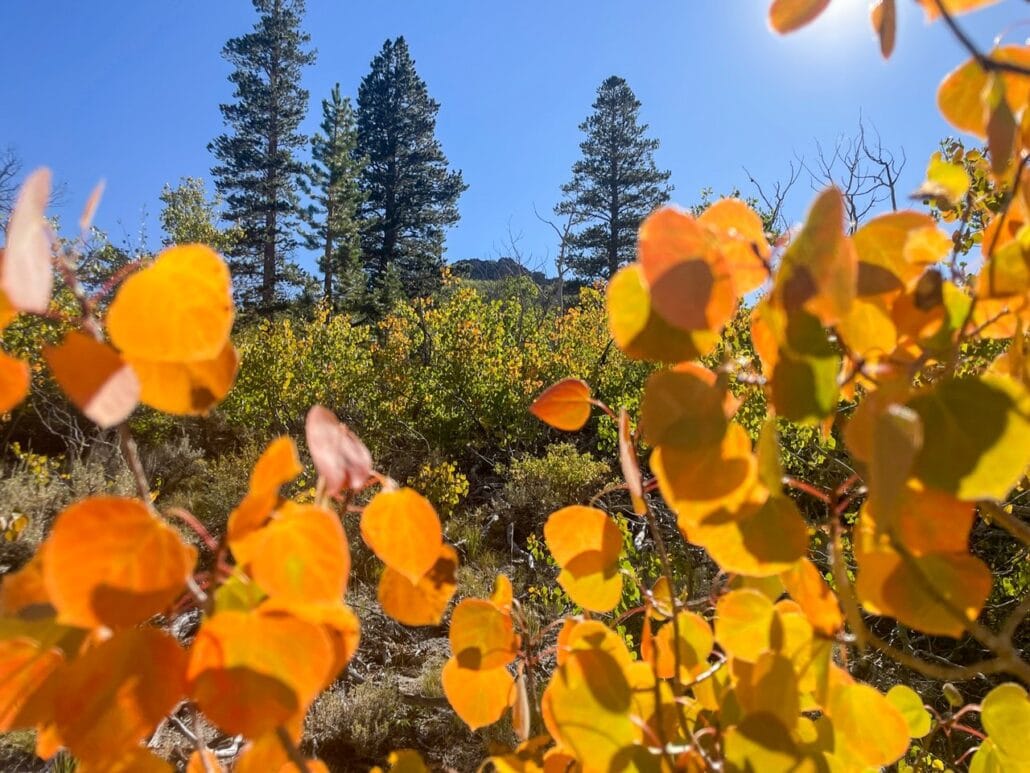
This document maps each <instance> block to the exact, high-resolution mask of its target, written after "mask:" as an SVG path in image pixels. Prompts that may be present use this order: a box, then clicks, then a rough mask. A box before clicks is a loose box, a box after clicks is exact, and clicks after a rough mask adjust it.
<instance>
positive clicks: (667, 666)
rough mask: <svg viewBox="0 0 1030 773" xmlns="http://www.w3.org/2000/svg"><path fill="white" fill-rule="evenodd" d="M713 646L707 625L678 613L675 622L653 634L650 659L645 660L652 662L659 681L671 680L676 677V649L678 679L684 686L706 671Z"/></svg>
mask: <svg viewBox="0 0 1030 773" xmlns="http://www.w3.org/2000/svg"><path fill="white" fill-rule="evenodd" d="M677 634H678V636H677ZM713 644H714V637H713V635H712V627H711V626H710V625H709V624H708V621H706V620H705V619H704V618H703V617H701V616H700V615H698V614H695V613H694V612H680V613H679V614H678V615H677V616H676V620H675V622H674V621H673V620H669V621H668V622H667V623H665V624H664V625H662V627H661V628H659V629H658V631H657V632H656V633H655V636H654V644H653V647H654V649H653V655H652V656H651V657H650V658H648V659H649V660H652V661H653V662H654V668H655V673H656V674H657V675H658V677H659V678H661V679H671V678H673V676H675V674H676V662H677V652H676V650H677V649H678V650H679V653H678V657H679V666H680V676H679V678H680V680H681V681H682V682H684V683H686V682H689V681H690V679H691V678H692V677H694V676H697V675H698V674H699V673H701V672H702V671H704V670H705V669H706V668H707V667H708V656H709V655H710V654H711V652H712V646H713Z"/></svg>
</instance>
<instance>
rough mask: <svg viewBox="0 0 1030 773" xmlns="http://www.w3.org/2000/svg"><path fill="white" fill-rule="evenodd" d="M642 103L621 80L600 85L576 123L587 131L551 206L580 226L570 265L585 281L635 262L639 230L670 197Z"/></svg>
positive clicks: (572, 239) (573, 241)
mask: <svg viewBox="0 0 1030 773" xmlns="http://www.w3.org/2000/svg"><path fill="white" fill-rule="evenodd" d="M639 114H640V101H639V100H638V99H637V98H636V95H634V93H633V90H632V89H630V87H629V84H627V83H626V81H625V80H623V79H622V78H619V77H616V76H612V77H610V78H608V79H607V80H605V81H604V83H602V84H601V86H600V88H599V89H598V90H597V99H596V100H594V104H593V113H591V114H590V116H589V117H588V118H587V119H586V120H585V121H584V122H583V123H581V124H580V125H579V128H580V130H581V131H583V132H584V133H585V134H586V139H584V140H583V142H582V143H580V146H579V147H580V150H581V151H582V152H583V156H582V158H580V159H579V160H578V161H576V163H575V164H574V165H573V167H572V180H571V181H570V182H568V183H566V184H565V185H563V186H562V193H563V194H564V198H563V199H562V201H561V203H559V204H558V206H557V207H555V211H556V212H557V213H558V214H560V215H566V216H567V215H572V216H574V217H575V219H576V220H577V221H578V222H580V223H582V227H581V228H580V229H579V230H577V231H576V232H575V233H573V234H572V235H571V237H570V245H569V246H570V248H571V249H570V256H569V265H570V267H571V268H572V269H573V271H575V272H576V273H577V274H578V275H579V276H581V277H583V278H585V279H597V278H603V279H610V278H611V277H612V275H613V274H614V273H615V272H616V271H617V270H618V268H619V266H621V265H623V264H624V263H628V262H629V261H631V260H633V258H634V255H635V251H636V238H637V229H638V228H639V227H640V223H641V221H642V220H643V219H644V218H645V217H647V215H648V214H650V213H651V212H652V211H653V210H654V209H655V208H656V207H659V206H661V205H662V204H664V203H665V202H666V201H668V200H669V194H670V193H671V192H672V186H671V185H669V177H670V176H671V173H670V172H667V171H662V170H659V169H658V167H657V166H656V165H655V161H654V152H655V151H656V150H657V149H658V146H659V142H658V140H656V139H652V138H650V137H648V136H647V129H648V126H647V124H642V123H640V121H639Z"/></svg>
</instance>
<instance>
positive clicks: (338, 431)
mask: <svg viewBox="0 0 1030 773" xmlns="http://www.w3.org/2000/svg"><path fill="white" fill-rule="evenodd" d="M304 431H305V436H306V437H307V442H308V450H309V451H310V452H311V459H312V461H313V462H314V463H315V469H317V470H318V474H319V475H320V476H321V477H322V479H323V480H324V481H325V488H326V493H327V494H328V495H329V496H336V495H337V494H339V493H340V492H341V491H343V489H345V488H348V489H353V490H355V491H360V490H361V489H362V488H364V486H365V483H366V482H367V481H368V479H369V477H370V476H371V475H372V455H371V454H370V453H369V452H368V449H367V448H365V444H364V443H362V442H361V441H360V440H359V439H358V437H357V435H355V434H354V433H353V432H351V431H350V430H349V429H348V428H347V425H346V424H342V423H340V421H339V420H338V419H337V418H336V416H335V415H334V414H333V412H332V411H330V410H329V409H328V408H325V407H323V406H321V405H315V406H312V408H311V410H309V411H308V416H307V420H306V421H305V424H304Z"/></svg>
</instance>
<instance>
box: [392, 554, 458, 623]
mask: <svg viewBox="0 0 1030 773" xmlns="http://www.w3.org/2000/svg"><path fill="white" fill-rule="evenodd" d="M457 570H458V552H457V551H456V550H455V549H454V548H452V547H451V546H450V545H443V546H442V547H441V548H440V555H439V557H438V558H437V559H436V563H435V564H433V566H432V568H430V570H429V571H428V572H426V574H425V575H423V576H422V577H421V578H420V579H419V581H418V582H417V583H413V582H411V581H410V580H408V578H407V577H405V576H404V575H402V574H401V573H400V572H397V571H394V570H393V569H391V568H390V567H389V566H388V567H386V569H385V570H384V571H383V575H382V577H380V578H379V591H378V597H379V603H380V604H381V605H382V607H383V611H384V612H386V614H388V615H389V616H390V617H392V618H393V619H394V620H396V621H397V622H399V623H403V624H404V625H411V626H417V625H439V624H440V621H441V620H443V615H444V612H445V611H446V610H447V604H448V603H449V602H450V600H451V597H453V596H454V591H455V590H456V589H457V587H458V581H457Z"/></svg>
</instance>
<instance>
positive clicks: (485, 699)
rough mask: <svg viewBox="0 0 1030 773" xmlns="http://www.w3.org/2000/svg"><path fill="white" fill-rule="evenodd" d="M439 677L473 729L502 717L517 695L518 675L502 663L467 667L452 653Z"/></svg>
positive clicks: (459, 712) (446, 691)
mask: <svg viewBox="0 0 1030 773" xmlns="http://www.w3.org/2000/svg"><path fill="white" fill-rule="evenodd" d="M440 679H441V681H442V683H443V691H444V695H446V696H447V702H448V703H450V704H451V708H453V709H454V712H455V713H456V714H457V715H458V716H459V717H460V718H461V721H462V722H464V723H465V724H466V725H468V726H469V729H470V730H478V729H479V728H481V727H486V726H487V725H492V724H493V723H494V722H496V721H497V720H499V719H500V718H501V717H502V716H503V715H504V712H505V710H506V709H507V708H508V707H509V706H510V705H511V703H512V700H513V698H514V691H515V679H514V677H512V675H511V674H509V673H508V669H507V668H505V667H503V666H497V667H494V668H483V669H476V668H464V667H463V666H462V665H461V663H460V662H459V660H458V658H457V657H452V658H450V659H449V660H448V661H447V663H446V664H445V665H444V667H443V671H442V673H441V674H440Z"/></svg>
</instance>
